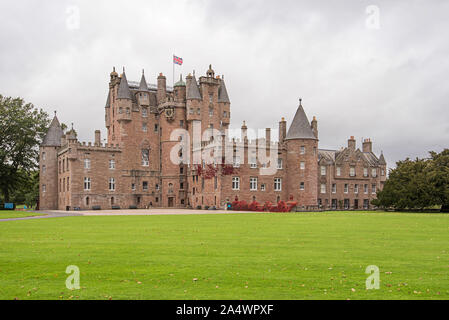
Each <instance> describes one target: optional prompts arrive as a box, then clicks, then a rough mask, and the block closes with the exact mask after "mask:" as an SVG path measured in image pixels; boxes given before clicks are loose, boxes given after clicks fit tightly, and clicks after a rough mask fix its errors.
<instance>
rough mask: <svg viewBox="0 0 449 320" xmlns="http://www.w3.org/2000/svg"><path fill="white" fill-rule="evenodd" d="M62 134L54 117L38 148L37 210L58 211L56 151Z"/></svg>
mask: <svg viewBox="0 0 449 320" xmlns="http://www.w3.org/2000/svg"><path fill="white" fill-rule="evenodd" d="M63 134H64V132H63V131H62V128H61V125H60V124H59V121H58V118H57V117H56V112H55V116H54V117H53V120H52V122H51V124H50V127H49V128H48V132H47V134H46V135H45V138H44V140H43V142H42V144H41V146H40V148H39V149H40V150H39V153H40V158H39V166H40V173H41V174H40V175H39V208H40V210H56V209H58V149H59V147H60V146H61V138H62V136H63Z"/></svg>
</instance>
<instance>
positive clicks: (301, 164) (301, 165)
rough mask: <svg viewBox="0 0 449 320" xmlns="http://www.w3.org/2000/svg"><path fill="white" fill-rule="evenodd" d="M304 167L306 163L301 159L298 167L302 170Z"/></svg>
mask: <svg viewBox="0 0 449 320" xmlns="http://www.w3.org/2000/svg"><path fill="white" fill-rule="evenodd" d="M305 168H306V163H305V162H304V161H301V162H300V163H299V169H301V170H304V169H305Z"/></svg>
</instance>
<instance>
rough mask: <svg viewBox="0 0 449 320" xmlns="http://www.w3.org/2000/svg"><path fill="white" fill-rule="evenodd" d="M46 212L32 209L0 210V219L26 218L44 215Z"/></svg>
mask: <svg viewBox="0 0 449 320" xmlns="http://www.w3.org/2000/svg"><path fill="white" fill-rule="evenodd" d="M44 215H45V214H43V213H39V212H32V211H15V210H0V219H9V218H24V217H34V216H44Z"/></svg>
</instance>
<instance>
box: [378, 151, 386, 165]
mask: <svg viewBox="0 0 449 320" xmlns="http://www.w3.org/2000/svg"><path fill="white" fill-rule="evenodd" d="M379 164H387V162H386V161H385V157H384V153H383V152H381V153H380V157H379Z"/></svg>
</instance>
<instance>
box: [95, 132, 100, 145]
mask: <svg viewBox="0 0 449 320" xmlns="http://www.w3.org/2000/svg"><path fill="white" fill-rule="evenodd" d="M100 144H101V131H100V130H95V145H96V146H99V145H100Z"/></svg>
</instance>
